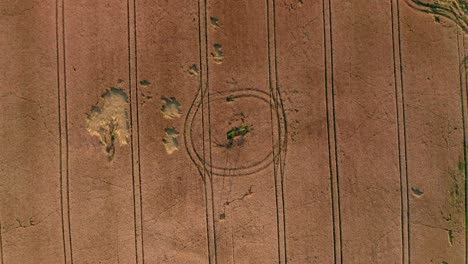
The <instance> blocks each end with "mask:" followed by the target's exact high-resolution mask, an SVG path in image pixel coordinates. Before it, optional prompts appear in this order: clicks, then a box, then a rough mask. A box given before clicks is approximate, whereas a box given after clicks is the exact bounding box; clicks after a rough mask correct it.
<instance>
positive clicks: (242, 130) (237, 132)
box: [227, 126, 252, 140]
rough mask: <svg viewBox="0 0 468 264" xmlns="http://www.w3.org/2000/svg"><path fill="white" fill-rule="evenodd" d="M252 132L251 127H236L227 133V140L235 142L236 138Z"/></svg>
mask: <svg viewBox="0 0 468 264" xmlns="http://www.w3.org/2000/svg"><path fill="white" fill-rule="evenodd" d="M250 131H252V129H251V128H250V127H249V126H238V127H234V128H232V129H231V130H229V131H228V132H227V139H228V140H233V139H234V138H235V137H238V136H245V135H247V133H249V132H250Z"/></svg>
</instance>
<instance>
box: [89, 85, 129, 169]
mask: <svg viewBox="0 0 468 264" xmlns="http://www.w3.org/2000/svg"><path fill="white" fill-rule="evenodd" d="M128 109H129V105H128V97H127V94H126V92H125V91H124V90H122V89H120V88H114V87H113V88H111V89H109V90H107V91H106V92H105V93H104V94H102V96H101V98H100V99H99V102H98V103H97V105H95V106H93V107H92V108H91V111H90V112H89V113H88V116H87V118H86V123H87V130H88V132H89V133H90V134H91V135H93V136H96V137H98V138H99V141H100V142H101V143H102V144H103V145H104V146H105V147H106V148H105V150H106V152H107V155H108V158H109V160H112V159H113V158H114V155H115V141H116V140H117V142H119V144H120V145H127V144H128V143H129V141H130V126H129V121H128V112H129V110H128Z"/></svg>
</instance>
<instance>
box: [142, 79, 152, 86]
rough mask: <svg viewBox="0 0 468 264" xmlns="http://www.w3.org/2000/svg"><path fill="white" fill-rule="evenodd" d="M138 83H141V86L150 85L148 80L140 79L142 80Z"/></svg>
mask: <svg viewBox="0 0 468 264" xmlns="http://www.w3.org/2000/svg"><path fill="white" fill-rule="evenodd" d="M140 84H141V85H143V86H149V85H151V82H150V81H148V80H142V81H140Z"/></svg>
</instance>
